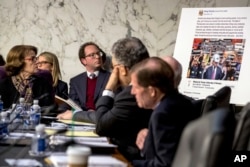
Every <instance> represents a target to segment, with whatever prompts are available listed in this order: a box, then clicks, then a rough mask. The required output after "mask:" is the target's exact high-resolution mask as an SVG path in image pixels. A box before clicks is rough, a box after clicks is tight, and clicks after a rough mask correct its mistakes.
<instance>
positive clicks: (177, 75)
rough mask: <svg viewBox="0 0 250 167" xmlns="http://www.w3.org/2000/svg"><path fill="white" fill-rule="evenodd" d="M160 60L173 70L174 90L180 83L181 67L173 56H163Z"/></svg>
mask: <svg viewBox="0 0 250 167" xmlns="http://www.w3.org/2000/svg"><path fill="white" fill-rule="evenodd" d="M162 59H163V60H164V61H165V62H167V63H168V64H169V65H170V67H171V68H172V69H173V70H174V82H175V88H178V86H179V84H180V82H181V75H182V65H181V63H180V62H179V61H178V60H176V59H175V58H174V57H173V56H164V57H162Z"/></svg>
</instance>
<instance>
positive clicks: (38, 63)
mask: <svg viewBox="0 0 250 167" xmlns="http://www.w3.org/2000/svg"><path fill="white" fill-rule="evenodd" d="M36 64H37V65H38V66H41V65H43V64H51V65H52V63H50V62H48V61H39V62H37V63H36Z"/></svg>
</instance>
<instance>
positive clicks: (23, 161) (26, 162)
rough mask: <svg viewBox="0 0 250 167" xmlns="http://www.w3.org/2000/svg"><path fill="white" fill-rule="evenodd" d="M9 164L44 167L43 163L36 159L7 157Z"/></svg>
mask: <svg viewBox="0 0 250 167" xmlns="http://www.w3.org/2000/svg"><path fill="white" fill-rule="evenodd" d="M5 161H6V162H7V163H8V164H9V166H22V167H26V166H27V167H32V166H35V167H42V166H43V165H42V164H41V163H40V162H39V161H37V160H35V159H5Z"/></svg>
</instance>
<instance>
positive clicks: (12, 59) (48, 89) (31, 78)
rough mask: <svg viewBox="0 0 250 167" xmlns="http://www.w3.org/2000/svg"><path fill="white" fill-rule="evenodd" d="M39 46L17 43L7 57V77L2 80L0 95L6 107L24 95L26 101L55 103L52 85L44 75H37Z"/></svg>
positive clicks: (43, 104) (45, 104) (46, 103)
mask: <svg viewBox="0 0 250 167" xmlns="http://www.w3.org/2000/svg"><path fill="white" fill-rule="evenodd" d="M36 54H37V48H36V47H35V46H30V45H16V46H14V47H13V48H11V50H10V51H9V53H8V55H7V57H6V64H5V72H6V74H7V77H6V78H4V79H2V80H1V81H0V95H1V97H2V100H3V102H4V108H6V109H7V108H10V107H11V105H12V104H13V103H17V102H18V100H19V98H20V97H24V99H25V103H27V104H32V103H33V100H34V99H38V100H39V105H40V106H50V105H52V104H54V96H53V88H52V85H51V84H50V83H49V82H48V81H47V80H45V79H44V78H43V77H39V76H38V75H35V73H36V72H37V65H36Z"/></svg>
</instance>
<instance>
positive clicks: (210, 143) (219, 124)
mask: <svg viewBox="0 0 250 167" xmlns="http://www.w3.org/2000/svg"><path fill="white" fill-rule="evenodd" d="M234 128H235V118H234V114H233V112H232V111H231V110H229V109H228V108H218V109H216V110H215V111H213V112H210V113H208V114H206V115H204V116H203V117H200V118H198V119H196V120H194V121H192V122H190V123H189V124H188V125H187V126H186V127H185V129H184V131H183V134H182V136H181V140H180V143H179V145H178V148H177V152H176V154H175V157H174V160H173V163H172V167H222V166H228V165H229V163H230V161H228V159H229V158H230V157H231V148H232V142H233V135H234Z"/></svg>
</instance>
